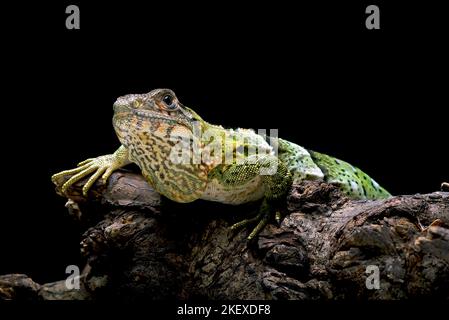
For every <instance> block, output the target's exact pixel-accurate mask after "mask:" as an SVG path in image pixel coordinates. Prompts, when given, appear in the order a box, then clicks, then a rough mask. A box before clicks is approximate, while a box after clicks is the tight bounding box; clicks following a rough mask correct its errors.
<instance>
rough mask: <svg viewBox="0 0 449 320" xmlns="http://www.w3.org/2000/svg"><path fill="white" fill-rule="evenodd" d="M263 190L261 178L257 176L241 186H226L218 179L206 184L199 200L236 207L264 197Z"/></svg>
mask: <svg viewBox="0 0 449 320" xmlns="http://www.w3.org/2000/svg"><path fill="white" fill-rule="evenodd" d="M264 192H265V188H264V185H263V183H262V178H261V177H260V176H257V177H255V178H253V179H251V180H250V181H248V182H246V183H243V184H241V185H235V184H233V185H227V184H223V183H222V182H220V181H219V180H218V179H212V180H211V181H210V182H208V184H207V186H206V190H204V193H203V194H202V196H201V198H200V199H203V200H208V201H217V202H221V203H225V204H233V205H238V204H242V203H246V202H251V201H256V200H259V199H261V198H262V197H263V196H264Z"/></svg>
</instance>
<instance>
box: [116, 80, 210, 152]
mask: <svg viewBox="0 0 449 320" xmlns="http://www.w3.org/2000/svg"><path fill="white" fill-rule="evenodd" d="M204 123H205V122H204V120H203V119H201V117H200V116H199V115H198V114H196V113H195V112H194V111H193V110H191V109H189V108H187V107H185V106H184V105H182V104H181V102H180V101H179V100H178V98H177V97H176V95H175V93H174V92H173V91H172V90H170V89H155V90H152V91H150V92H149V93H145V94H128V95H125V96H122V97H119V98H118V99H117V101H116V102H115V103H114V117H113V125H114V129H115V131H116V133H117V136H118V137H119V139H120V141H121V142H122V144H124V145H126V144H127V143H125V141H126V139H128V138H130V135H131V136H132V135H133V134H134V135H135V134H139V133H143V132H146V133H147V134H157V135H159V136H161V137H163V136H168V135H170V133H171V132H190V133H192V132H193V130H194V129H193V128H194V126H195V125H198V124H199V125H200V126H202V125H203V124H204Z"/></svg>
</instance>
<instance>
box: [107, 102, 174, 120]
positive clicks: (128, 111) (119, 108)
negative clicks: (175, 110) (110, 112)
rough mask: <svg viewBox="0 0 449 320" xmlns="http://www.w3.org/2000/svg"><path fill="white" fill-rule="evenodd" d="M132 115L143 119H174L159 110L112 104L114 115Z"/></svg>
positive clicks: (122, 116) (123, 116) (118, 116)
mask: <svg viewBox="0 0 449 320" xmlns="http://www.w3.org/2000/svg"><path fill="white" fill-rule="evenodd" d="M132 116H134V117H137V118H143V119H156V120H165V121H175V120H176V119H175V118H173V117H170V116H169V115H168V114H162V113H160V112H156V111H151V110H142V109H134V108H130V107H129V106H126V105H119V104H114V117H117V118H122V119H126V118H129V117H132Z"/></svg>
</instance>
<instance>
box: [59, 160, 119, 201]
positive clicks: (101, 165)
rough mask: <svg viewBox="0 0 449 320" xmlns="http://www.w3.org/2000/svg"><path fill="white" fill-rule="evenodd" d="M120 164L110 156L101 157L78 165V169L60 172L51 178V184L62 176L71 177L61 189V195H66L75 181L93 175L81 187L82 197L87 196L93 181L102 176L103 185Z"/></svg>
mask: <svg viewBox="0 0 449 320" xmlns="http://www.w3.org/2000/svg"><path fill="white" fill-rule="evenodd" d="M121 166H122V164H121V163H120V162H118V161H117V159H116V157H115V156H114V155H112V154H110V155H105V156H101V157H98V158H91V159H87V160H84V161H82V162H80V163H78V167H77V168H75V169H71V170H65V171H61V172H59V173H56V174H54V175H53V176H52V177H51V180H52V181H53V183H56V181H57V180H58V179H59V178H60V177H63V176H68V175H72V177H70V179H68V180H67V181H66V182H65V183H64V184H63V185H62V187H61V191H62V193H64V194H66V192H67V190H68V189H69V188H70V186H72V185H73V184H74V183H76V182H77V181H79V180H81V179H83V178H84V177H86V176H88V175H89V174H91V173H94V174H93V175H92V176H91V177H90V178H89V180H88V181H87V182H86V184H85V185H84V186H83V195H84V196H87V192H88V191H89V189H90V187H91V186H92V185H93V184H94V183H95V181H96V180H97V179H98V178H99V177H100V176H101V175H102V180H103V183H105V182H106V180H107V179H108V178H109V176H110V175H111V174H112V172H113V171H114V170H116V169H118V168H120V167H121Z"/></svg>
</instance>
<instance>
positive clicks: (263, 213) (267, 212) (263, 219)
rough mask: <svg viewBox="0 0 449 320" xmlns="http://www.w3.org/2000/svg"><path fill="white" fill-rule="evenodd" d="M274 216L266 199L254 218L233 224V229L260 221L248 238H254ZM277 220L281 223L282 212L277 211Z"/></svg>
mask: <svg viewBox="0 0 449 320" xmlns="http://www.w3.org/2000/svg"><path fill="white" fill-rule="evenodd" d="M272 216H273V211H272V210H271V206H270V205H269V204H268V203H267V201H266V200H264V202H263V203H262V205H261V207H260V210H259V213H258V214H257V216H255V217H254V218H250V219H245V220H242V221H240V222H237V223H235V224H233V225H232V226H231V230H237V229H240V228H242V227H245V226H248V225H251V224H254V223H256V222H258V224H257V225H256V227H255V228H254V229H253V230H252V231H251V233H250V234H249V236H248V238H247V239H248V240H251V239H253V238H254V237H255V236H257V235H258V234H259V233H260V232H261V231H262V230H263V229H264V228H265V226H266V225H267V224H268V222H269V221H270V218H271V217H272ZM275 219H276V222H277V223H278V224H279V223H280V219H281V214H280V213H279V212H276V214H275Z"/></svg>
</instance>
